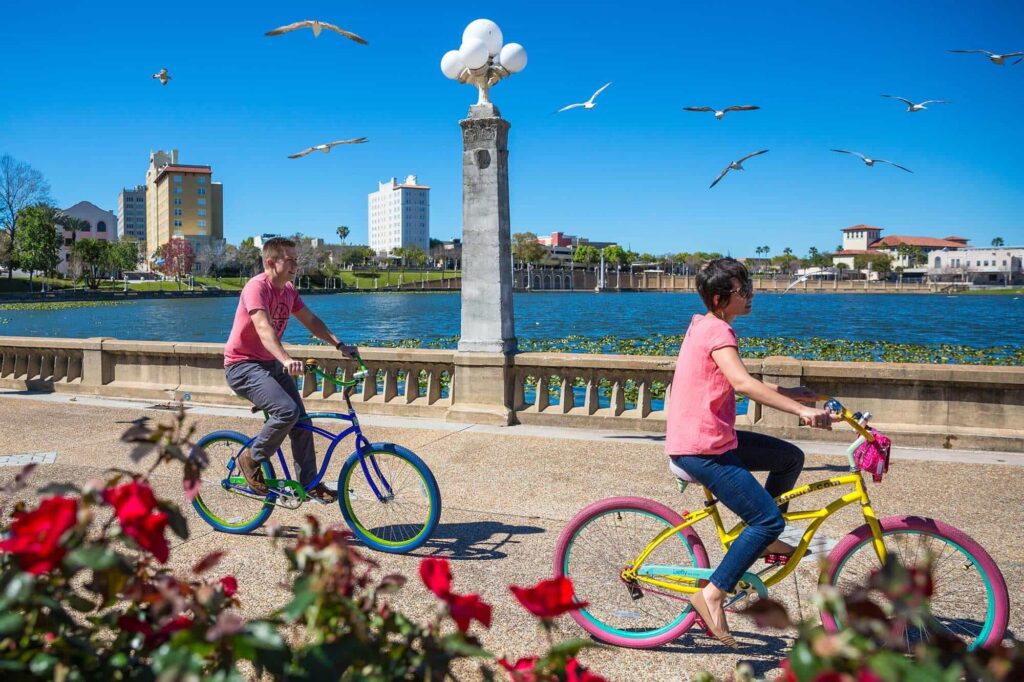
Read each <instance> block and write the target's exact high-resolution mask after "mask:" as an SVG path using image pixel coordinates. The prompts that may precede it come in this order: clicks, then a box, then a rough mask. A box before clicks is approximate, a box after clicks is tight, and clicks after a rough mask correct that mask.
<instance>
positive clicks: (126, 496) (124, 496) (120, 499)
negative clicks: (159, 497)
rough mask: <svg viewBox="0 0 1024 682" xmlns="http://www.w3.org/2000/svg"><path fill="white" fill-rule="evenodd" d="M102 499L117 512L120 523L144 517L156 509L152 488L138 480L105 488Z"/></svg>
mask: <svg viewBox="0 0 1024 682" xmlns="http://www.w3.org/2000/svg"><path fill="white" fill-rule="evenodd" d="M103 499H104V500H106V501H107V503H108V504H109V505H110V506H112V507H113V508H114V511H115V512H117V520H118V521H120V522H121V525H124V524H125V523H132V522H134V521H138V520H139V519H142V518H145V517H146V516H149V515H150V514H151V513H152V512H153V510H154V509H156V497H154V496H153V489H152V488H150V487H149V486H148V485H146V484H145V483H139V482H138V481H132V482H131V483H125V484H124V485H119V486H117V487H116V488H107V489H106V490H104V491H103Z"/></svg>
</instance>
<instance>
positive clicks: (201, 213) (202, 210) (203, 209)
mask: <svg viewBox="0 0 1024 682" xmlns="http://www.w3.org/2000/svg"><path fill="white" fill-rule="evenodd" d="M198 213H199V215H201V216H205V215H206V209H205V208H201V209H199V211H198Z"/></svg>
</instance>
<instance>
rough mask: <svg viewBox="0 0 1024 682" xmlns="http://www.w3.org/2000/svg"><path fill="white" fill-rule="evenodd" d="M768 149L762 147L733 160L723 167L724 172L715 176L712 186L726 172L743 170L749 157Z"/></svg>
mask: <svg viewBox="0 0 1024 682" xmlns="http://www.w3.org/2000/svg"><path fill="white" fill-rule="evenodd" d="M766 151H768V150H767V149H762V150H761V151H759V152H754V153H753V154H747V155H746V156H744V157H743V158H742V159H740V160H739V161H733V162H732V163H730V164H729V165H728V166H726V167H725V168H723V169H722V172H721V173H719V174H718V177H717V178H715V181H714V182H712V183H711V187H714V186H715V185H717V184H718V181H719V180H721V179H722V178H724V177H725V174H726V173H728V172H729V171H731V170H738V171H741V170H743V162H744V161H746V160H747V159H749V158H750V157H752V156H757V155H758V154H764V153H765V152H766ZM711 187H708V189H711Z"/></svg>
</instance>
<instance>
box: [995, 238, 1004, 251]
mask: <svg viewBox="0 0 1024 682" xmlns="http://www.w3.org/2000/svg"><path fill="white" fill-rule="evenodd" d="M1004 243H1005V242H1003V238H1002V237H996V238H995V239H993V240H992V246H994V247H996V248H999V247H1000V246H1002V245H1003V244H1004Z"/></svg>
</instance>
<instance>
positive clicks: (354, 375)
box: [352, 369, 370, 381]
mask: <svg viewBox="0 0 1024 682" xmlns="http://www.w3.org/2000/svg"><path fill="white" fill-rule="evenodd" d="M369 373H370V372H369V371H367V370H365V369H364V370H360V371H358V372H353V373H352V379H353V380H355V381H358V380H360V379H365V378H366V377H367V375H369Z"/></svg>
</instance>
